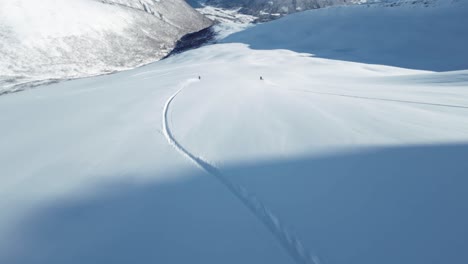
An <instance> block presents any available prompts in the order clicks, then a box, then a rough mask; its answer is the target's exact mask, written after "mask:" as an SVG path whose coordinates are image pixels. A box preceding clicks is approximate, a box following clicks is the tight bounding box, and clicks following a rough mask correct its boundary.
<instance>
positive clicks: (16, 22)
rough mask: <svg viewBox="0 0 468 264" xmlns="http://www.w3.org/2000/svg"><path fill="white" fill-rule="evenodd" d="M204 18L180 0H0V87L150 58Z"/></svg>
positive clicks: (22, 85)
mask: <svg viewBox="0 0 468 264" xmlns="http://www.w3.org/2000/svg"><path fill="white" fill-rule="evenodd" d="M209 25H210V22H209V21H208V19H206V18H204V17H202V15H201V14H199V13H198V12H196V11H195V10H193V9H192V8H191V7H189V6H188V5H187V4H186V3H185V1H184V0H170V1H168V0H161V1H154V0H145V1H132V0H101V1H98V0H43V1H36V0H9V1H0V94H1V93H4V92H12V91H17V90H23V89H26V88H28V87H31V86H37V85H39V84H41V83H44V82H51V81H54V80H57V79H70V78H78V77H86V76H91V75H98V74H105V73H111V72H114V71H119V70H124V69H130V68H134V67H136V66H140V65H143V64H147V63H150V62H154V61H156V60H158V59H160V58H162V57H164V56H166V55H167V54H168V53H169V52H171V50H172V49H173V48H174V46H175V43H176V42H177V40H179V38H181V37H182V36H184V35H185V34H187V33H191V32H195V31H199V30H201V29H203V28H205V27H208V26H209Z"/></svg>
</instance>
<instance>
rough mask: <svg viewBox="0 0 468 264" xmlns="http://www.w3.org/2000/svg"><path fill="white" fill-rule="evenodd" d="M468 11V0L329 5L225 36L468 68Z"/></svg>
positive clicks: (376, 60) (326, 54)
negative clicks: (330, 6) (458, 0)
mask: <svg viewBox="0 0 468 264" xmlns="http://www.w3.org/2000/svg"><path fill="white" fill-rule="evenodd" d="M454 7H456V8H454ZM467 14H468V1H460V2H456V3H452V2H451V1H436V2H434V1H433V3H432V5H431V6H429V7H426V6H425V5H411V4H409V5H407V4H402V5H401V6H394V7H392V6H391V5H389V6H382V5H371V6H370V7H367V6H346V7H334V8H323V9H317V10H311V11H306V12H302V13H299V14H294V15H290V16H288V17H285V18H282V19H280V20H276V21H273V22H271V23H267V24H262V25H259V26H257V27H255V28H251V29H249V30H246V31H244V32H242V33H239V34H237V35H235V34H234V35H231V36H230V37H229V38H228V39H226V40H225V41H226V42H241V43H245V44H248V45H249V46H250V47H251V48H253V49H288V50H293V51H296V52H306V53H310V54H313V55H314V56H317V57H321V58H329V59H336V60H346V61H355V62H364V63H371V64H383V65H392V66H398V67H404V68H412V69H423V70H432V71H447V70H462V69H468V52H467V48H466V47H468V27H467V26H466V25H468V16H467ZM291 25H294V26H291ZM299 38H300V40H299V41H297V39H299ZM291 40H295V41H291Z"/></svg>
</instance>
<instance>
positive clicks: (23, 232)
mask: <svg viewBox="0 0 468 264" xmlns="http://www.w3.org/2000/svg"><path fill="white" fill-rule="evenodd" d="M467 157H468V145H433V146H409V147H391V148H369V149H365V150H361V151H358V152H349V153H342V154H335V155H329V156H327V157H305V158H299V159H294V160H272V161H265V162H259V163H251V164H238V165H232V166H229V167H225V168H221V171H222V172H223V173H224V174H225V175H226V176H227V177H229V178H230V179H231V180H233V181H235V182H237V183H239V184H240V185H243V186H245V187H246V188H247V189H248V190H249V191H250V192H251V193H253V194H255V195H256V196H257V197H258V198H259V199H260V200H262V201H263V202H264V203H265V204H266V205H267V206H269V207H270V209H272V210H273V211H274V212H275V213H276V214H277V215H278V216H279V217H280V218H281V220H283V222H284V223H286V224H287V225H288V226H289V227H290V228H291V230H293V231H294V232H295V233H296V234H297V235H298V237H299V238H301V239H302V241H303V242H305V243H304V244H305V246H306V247H307V248H308V249H310V250H313V251H314V252H315V253H317V254H318V256H319V257H320V259H321V261H322V263H323V264H375V263H379V264H394V263H399V264H426V263H468V246H467V245H468V226H467V225H466V223H468V203H467V201H468V192H467V191H466V190H467V188H468V162H467ZM195 174H196V175H193V173H188V175H190V176H192V177H188V178H184V179H185V180H180V181H172V182H166V183H159V184H145V185H143V184H142V185H136V184H132V183H129V182H120V183H112V184H108V185H104V186H102V188H101V189H100V191H99V192H98V194H96V195H95V196H93V197H84V198H83V199H81V200H68V201H67V200H64V201H57V202H55V203H54V204H51V205H48V206H47V207H45V208H40V209H37V210H36V212H33V213H31V215H30V216H28V217H27V219H25V220H24V221H23V222H21V223H18V225H17V227H16V229H15V230H14V232H12V234H13V235H12V237H11V239H9V240H10V241H11V243H10V246H9V247H10V248H9V249H8V250H7V254H5V253H1V251H0V253H1V254H0V263H9V264H16V263H48V264H59V263H68V264H73V263H77V264H78V263H134V262H144V263H187V262H191V263H233V264H234V263H236V264H237V263H291V259H289V257H288V256H287V255H286V254H285V253H284V254H283V253H281V251H282V249H281V247H280V245H279V244H278V242H276V241H274V238H273V236H272V235H271V234H269V233H268V231H267V229H266V228H265V227H264V226H262V225H261V223H260V222H259V221H257V220H256V219H255V218H254V217H253V216H252V214H251V213H250V212H249V211H248V210H247V209H246V208H245V207H243V205H242V204H241V203H240V202H239V201H238V200H236V198H235V197H234V196H233V195H232V194H230V193H229V192H228V190H226V189H225V187H224V186H223V185H221V184H220V183H218V182H217V181H216V179H215V178H213V177H212V176H210V175H206V174H203V173H202V172H200V173H195ZM265 237H266V238H267V239H265ZM2 255H3V256H2Z"/></svg>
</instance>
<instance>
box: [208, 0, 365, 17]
mask: <svg viewBox="0 0 468 264" xmlns="http://www.w3.org/2000/svg"><path fill="white" fill-rule="evenodd" d="M361 2H362V1H361V0H270V1H267V0H206V2H205V4H206V5H211V6H217V7H223V8H231V9H232V8H240V12H241V13H244V14H248V15H253V16H257V17H259V18H260V19H261V20H271V19H274V18H278V17H281V16H283V15H286V14H291V13H295V12H300V11H304V10H309V9H316V8H322V7H327V6H334V5H344V4H356V3H361Z"/></svg>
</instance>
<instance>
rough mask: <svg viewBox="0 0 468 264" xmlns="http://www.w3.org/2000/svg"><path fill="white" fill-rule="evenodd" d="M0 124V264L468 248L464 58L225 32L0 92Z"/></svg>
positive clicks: (398, 253)
mask: <svg viewBox="0 0 468 264" xmlns="http://www.w3.org/2000/svg"><path fill="white" fill-rule="evenodd" d="M363 8H365V7H363ZM421 8H422V7H421ZM453 8H454V9H459V8H461V7H460V6H458V5H454V6H453ZM331 10H337V12H346V11H345V9H341V8H338V9H330V10H329V11H327V12H332V11H331ZM374 10H376V11H375V12H378V9H374ZM417 10H418V9H416V11H415V12H418V11H417ZM434 12H435V11H434ZM441 12H442V11H441ZM443 12H445V11H443ZM308 14H309V15H311V16H313V14H314V13H312V12H309V13H308ZM404 14H407V15H410V13H409V12H408V13H404ZM450 14H453V13H450ZM297 16H299V17H300V16H302V14H298V15H297ZM372 17H373V18H374V19H376V17H378V16H372ZM447 19H448V18H447ZM456 19H459V18H454V21H457V20H456ZM281 21H283V22H284V20H279V21H278V22H281ZM286 21H294V16H293V17H291V18H290V19H287V20H286ZM407 21H412V20H411V19H409V18H407ZM372 22H375V21H373V20H369V21H368V23H370V24H372ZM274 23H276V22H274ZM293 26H298V25H297V24H291V28H292V27H293ZM407 26H408V28H409V29H408V30H410V28H412V27H413V29H418V26H419V23H414V24H411V23H410V24H408V25H407ZM265 27H267V25H265V26H258V27H255V28H253V29H251V30H247V31H246V32H244V33H245V34H249V35H250V36H252V34H253V33H252V32H254V30H255V29H256V28H257V29H258V30H259V33H260V32H261V30H264V28H265ZM416 32H419V34H421V35H422V36H423V35H425V34H426V33H427V32H425V31H416V30H415V34H416ZM435 32H437V29H435ZM455 33H457V32H455ZM239 34H243V33H239ZM457 36H458V35H457V34H454V35H453V36H451V38H450V39H446V43H449V42H450V40H453V39H456V38H457ZM237 37H239V38H240V37H242V38H243V39H247V38H244V37H243V36H242V35H238V36H237ZM388 37H389V38H390V37H391V35H389V36H388ZM285 38H290V36H288V35H287V34H285ZM434 38H436V36H434ZM296 39H297V41H298V42H301V41H309V40H308V39H305V38H304V37H301V36H297V38H296ZM402 41H405V40H404V39H402ZM442 48H443V47H441V49H442ZM433 51H437V50H435V49H434V50H433ZM402 52H403V53H404V54H406V53H405V52H406V50H404V51H402ZM378 54H379V53H376V54H374V55H375V56H377V55H378ZM463 55H466V54H465V53H463V54H460V56H463ZM399 58H400V59H401V60H402V63H404V60H405V59H407V60H411V59H412V58H408V57H405V56H403V55H402V56H400V57H399ZM450 59H454V60H457V59H458V58H446V60H441V61H440V63H441V64H444V63H447V61H449V60H450ZM198 76H201V80H199V79H198ZM260 76H263V78H264V80H263V81H261V80H259V79H260ZM0 126H1V131H2V136H1V137H0V168H1V173H0V263H12V264H16V263H21V264H23V263H48V264H59V263H60V264H62V263H77V264H78V263H133V262H144V263H228V264H231V263H232V264H238V263H278V264H279V263H281V264H285V263H311V264H354V263H355V264H375V263H379V264H394V263H399V264H415V263H416V264H423V263H424V264H426V263H457V264H458V263H466V262H467V261H468V250H467V249H468V248H467V245H468V228H467V227H466V223H467V222H468V204H467V203H466V201H468V193H467V192H466V188H467V186H468V177H467V174H468V162H466V157H468V70H466V69H464V70H458V71H450V72H434V71H423V70H415V69H404V68H397V67H392V66H385V65H373V64H368V63H358V62H348V61H342V60H331V59H326V58H319V57H313V56H311V55H310V54H306V53H297V52H295V51H290V50H281V49H274V50H270V49H267V48H266V47H265V48H261V47H259V46H257V47H255V49H252V48H249V47H248V46H247V45H246V44H242V43H226V44H218V45H212V46H206V47H203V48H200V49H197V50H192V51H189V52H186V53H183V54H180V55H176V56H174V57H171V58H169V59H167V60H164V61H160V62H157V63H154V64H151V65H147V66H144V67H141V68H138V69H135V70H130V71H126V72H121V73H118V74H114V75H107V76H100V77H92V78H87V79H80V80H74V81H68V82H62V83H57V84H53V85H49V86H43V87H39V88H37V89H32V90H28V91H24V92H21V93H16V94H7V95H4V96H0Z"/></svg>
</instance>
